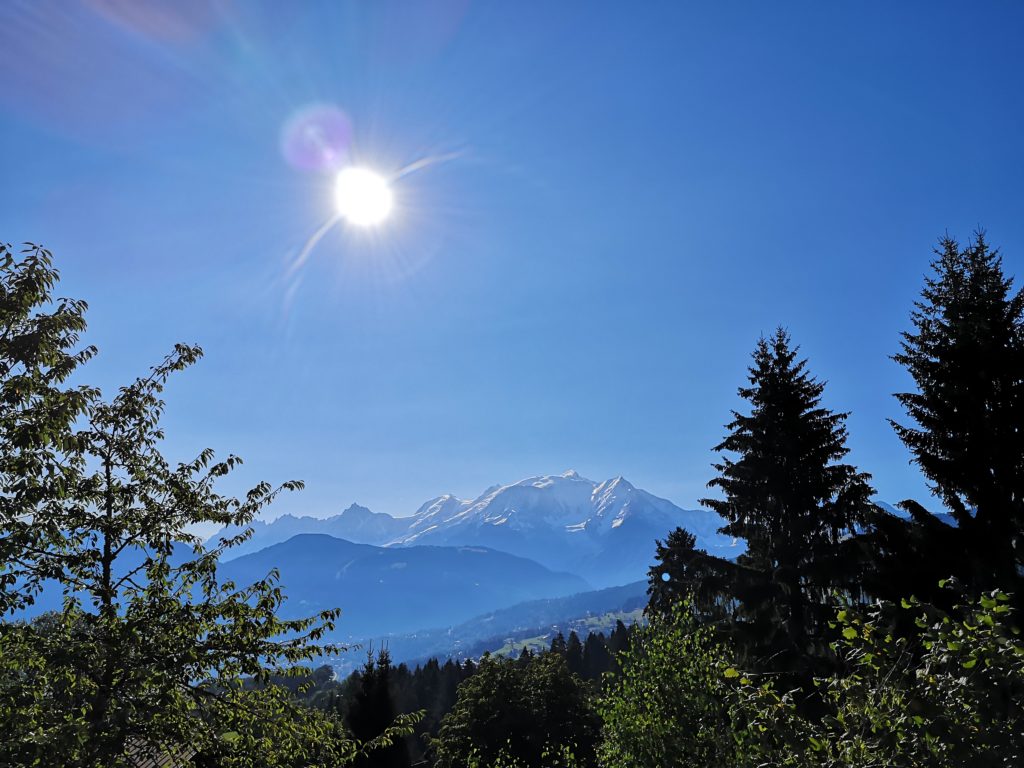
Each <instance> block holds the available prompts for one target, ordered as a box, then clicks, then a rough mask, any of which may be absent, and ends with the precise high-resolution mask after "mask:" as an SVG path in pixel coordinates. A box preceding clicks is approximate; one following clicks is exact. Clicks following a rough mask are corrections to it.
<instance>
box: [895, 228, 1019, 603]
mask: <svg viewBox="0 0 1024 768" xmlns="http://www.w3.org/2000/svg"><path fill="white" fill-rule="evenodd" d="M935 253H936V258H935V260H934V261H933V262H932V264H931V267H932V270H933V274H932V275H931V276H929V277H927V278H926V280H925V287H924V289H923V291H922V294H921V299H920V300H919V301H917V302H916V303H915V310H914V312H913V314H912V315H911V320H912V323H913V326H914V328H913V330H912V331H907V332H905V333H903V343H902V347H903V349H902V352H900V354H897V355H895V356H894V359H895V360H896V361H897V362H899V363H900V364H902V365H903V366H905V367H906V368H907V371H908V372H909V373H910V375H911V376H912V377H913V379H914V383H915V384H916V385H917V391H915V392H902V393H899V394H897V395H896V398H897V399H898V400H899V402H900V403H901V404H902V405H903V407H904V408H905V409H906V411H907V414H908V415H909V416H910V418H911V419H912V420H913V422H914V424H913V425H905V424H900V423H898V422H896V421H892V422H891V423H892V425H893V427H894V428H895V430H896V433H897V434H898V435H899V437H900V439H901V440H902V441H903V443H904V444H905V445H906V446H907V447H908V448H909V449H910V451H911V453H912V454H913V461H914V462H915V463H916V464H917V465H918V466H919V467H920V469H921V471H922V472H923V473H924V475H925V477H927V478H928V480H929V482H930V484H931V487H932V490H933V491H934V492H935V494H936V495H937V496H939V498H940V499H941V500H942V502H943V503H944V504H945V506H946V507H947V508H948V509H949V511H950V513H951V515H952V517H953V519H954V520H955V523H956V528H957V530H955V531H953V530H950V529H949V527H948V526H944V525H942V524H941V522H939V521H936V520H935V519H934V518H933V517H932V516H931V515H929V514H928V513H927V512H926V511H925V510H924V508H923V507H921V506H920V505H919V504H916V503H915V502H913V501H906V502H904V503H903V506H904V508H905V509H907V510H908V511H909V512H910V513H911V515H912V516H913V518H914V519H915V520H916V521H917V522H918V524H919V526H920V529H919V530H918V531H917V534H918V535H917V536H916V537H914V538H915V539H916V540H918V541H919V542H920V543H921V547H922V549H921V550H919V551H918V552H916V553H908V552H900V553H899V557H902V558H907V557H913V558H914V559H918V560H919V559H921V558H922V557H923V558H924V559H925V561H926V562H931V564H932V565H933V566H936V567H937V568H939V569H955V570H949V571H947V572H937V571H936V570H935V567H933V568H929V569H926V570H927V572H928V575H929V577H933V576H938V577H944V576H948V575H951V574H952V573H955V574H956V575H958V576H961V577H962V578H963V579H964V580H965V581H967V582H968V583H972V584H974V585H976V586H977V587H979V588H983V589H988V588H992V587H1001V588H1004V589H1007V590H1011V591H1017V592H1019V591H1020V589H1019V588H1020V585H1021V572H1022V571H1021V568H1022V566H1024V293H1022V292H1021V291H1019V290H1018V291H1017V292H1016V293H1015V292H1014V291H1013V280H1012V278H1010V277H1007V276H1006V275H1005V274H1004V272H1003V266H1002V258H1001V257H1000V255H999V253H998V251H996V250H993V249H991V248H990V247H989V245H988V243H987V242H986V241H985V238H984V235H983V234H981V233H978V234H977V235H976V236H975V238H974V240H973V241H972V242H970V243H969V244H967V245H966V246H965V247H961V246H960V245H959V243H957V241H956V240H953V239H952V238H949V237H946V238H943V239H942V240H941V241H940V243H939V247H938V248H937V249H936V251H935ZM930 580H934V579H932V578H930Z"/></svg>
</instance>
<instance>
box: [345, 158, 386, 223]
mask: <svg viewBox="0 0 1024 768" xmlns="http://www.w3.org/2000/svg"><path fill="white" fill-rule="evenodd" d="M393 202H394V198H393V196H392V194H391V188H390V187H389V186H388V182H387V179H385V178H384V177H383V176H381V175H380V174H379V173H375V172H373V171H371V170H370V169H369V168H358V167H356V166H350V167H348V168H343V169H342V170H341V171H340V172H339V173H338V177H337V179H336V180H335V182H334V204H335V206H336V207H337V209H338V215H339V216H341V217H342V218H343V219H345V220H346V221H347V222H349V223H350V224H354V225H355V226H357V227H372V226H374V225H376V224H380V223H381V222H383V221H384V219H386V218H387V217H388V215H389V214H390V213H391V206H392V204H393Z"/></svg>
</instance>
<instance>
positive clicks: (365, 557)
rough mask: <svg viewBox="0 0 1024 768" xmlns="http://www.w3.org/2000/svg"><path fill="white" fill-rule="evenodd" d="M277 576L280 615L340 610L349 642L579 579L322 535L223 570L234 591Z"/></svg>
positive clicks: (497, 561) (459, 554)
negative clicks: (282, 601)
mask: <svg viewBox="0 0 1024 768" xmlns="http://www.w3.org/2000/svg"><path fill="white" fill-rule="evenodd" d="M272 568H277V569H278V570H279V571H280V574H281V584H282V586H283V588H284V591H285V594H286V595H287V596H288V600H287V601H286V602H285V604H284V606H283V608H282V612H283V615H285V616H304V615H308V614H310V613H313V612H315V611H319V610H323V609H326V608H334V607H339V608H341V609H342V618H341V621H340V622H339V624H338V627H337V632H336V634H335V636H334V637H335V639H339V640H343V641H351V640H355V639H359V638H365V637H373V636H375V635H382V634H387V633H392V632H408V631H411V630H415V629H418V628H420V627H424V626H432V627H436V626H445V625H449V624H455V623H458V622H461V621H465V620H466V619H469V618H471V617H472V616H475V615H477V614H480V613H483V612H485V611H489V610H493V609H495V608H500V607H505V606H510V605H514V604H516V603H520V602H523V601H525V600H532V599H536V598H541V597H556V596H560V595H569V594H573V593H576V592H582V591H585V590H587V589H589V585H588V584H587V583H586V582H585V581H584V580H583V579H581V578H579V577H578V576H574V575H572V574H568V573H555V572H553V571H551V570H549V569H547V568H545V567H543V566H542V565H539V564H538V563H536V562H533V561H532V560H528V559H525V558H522V557H516V556H513V555H509V554H506V553H504V552H496V551H494V550H490V549H485V548H482V547H433V546H412V547H400V548H399V547H391V548H384V547H375V546H371V545H368V544H355V543H353V542H350V541H345V540H343V539H337V538H333V537H331V536H326V535H323V534H300V535H298V536H294V537H293V538H291V539H289V540H288V541H285V542H282V543H280V544H275V545H273V546H270V547H267V548H266V549H263V550H260V551H259V552H254V553H251V554H248V555H243V556H242V557H239V558H237V559H235V560H231V561H228V562H226V563H223V565H222V566H221V569H220V572H221V575H222V576H223V577H224V578H230V579H232V580H234V581H235V582H236V583H238V584H248V583H250V582H252V581H255V580H257V579H260V578H262V577H263V576H265V575H266V574H267V572H269V571H270V570H271V569H272Z"/></svg>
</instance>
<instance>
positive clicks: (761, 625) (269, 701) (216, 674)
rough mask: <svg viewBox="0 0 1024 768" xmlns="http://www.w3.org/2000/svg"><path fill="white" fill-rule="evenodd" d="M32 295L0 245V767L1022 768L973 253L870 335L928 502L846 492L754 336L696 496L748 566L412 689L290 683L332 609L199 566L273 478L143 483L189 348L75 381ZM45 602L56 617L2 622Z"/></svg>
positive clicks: (270, 580) (993, 281) (1000, 394)
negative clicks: (879, 335)
mask: <svg viewBox="0 0 1024 768" xmlns="http://www.w3.org/2000/svg"><path fill="white" fill-rule="evenodd" d="M58 281H59V273H58V271H57V269H56V268H55V267H54V265H53V259H52V256H51V255H50V253H49V252H48V251H46V250H45V249H43V248H40V247H37V246H26V247H25V248H24V249H23V250H21V251H19V252H15V251H14V250H13V249H11V248H10V247H9V246H0V484H2V489H0V566H2V567H0V612H2V616H3V618H4V621H3V622H2V623H0V723H2V724H3V727H2V728H0V765H11V766H50V765H53V766H58V765H59V766H83V767H88V768H94V767H98V766H132V765H139V764H141V760H142V759H144V758H145V759H158V758H166V759H168V760H170V761H171V762H170V764H177V765H195V766H248V765H260V766H296V767H298V766H324V768H327V767H328V766H343V765H356V766H366V767H369V766H382V767H383V766H401V767H403V768H404V767H406V766H413V765H422V766H428V765H433V766H438V767H439V768H455V767H456V766H458V767H460V768H461V767H462V766H467V767H468V766H476V767H477V768H512V767H513V766H523V767H527V766H529V767H533V766H537V767H538V768H539V767H541V766H544V767H547V766H565V767H566V768H568V767H569V766H595V767H596V766H601V767H602V768H627V767H630V766H636V767H640V766H643V767H647V766H650V767H652V768H653V767H655V766H657V767H663V766H741V767H744V766H745V767H749V768H753V767H754V766H767V765H784V766H820V765H824V766H851V767H852V766H864V767H865V768H866V767H867V766H908V767H909V766H968V765H970V766H1013V765H1022V764H1024V640H1022V638H1021V634H1020V619H1019V616H1020V608H1021V602H1022V600H1024V590H1022V589H1021V582H1022V580H1024V293H1022V292H1021V290H1019V289H1015V286H1014V284H1013V278H1012V276H1011V275H1008V274H1006V272H1005V271H1004V266H1003V261H1002V258H1001V256H1000V254H999V252H998V251H997V250H996V249H993V248H992V247H991V246H990V245H989V244H988V242H987V241H986V239H985V237H984V235H983V234H980V233H979V234H976V235H974V236H973V237H972V239H971V240H970V241H968V242H967V243H965V244H961V243H959V242H957V241H956V240H954V239H952V238H949V237H946V238H943V239H942V240H940V242H939V244H938V246H937V248H936V249H935V256H934V259H933V261H932V263H931V266H930V271H929V274H928V275H927V277H926V278H925V283H924V286H923V288H922V290H921V293H920V297H919V299H918V301H917V302H916V303H915V305H914V306H913V307H911V308H909V311H910V318H909V324H908V327H907V328H906V330H905V331H904V332H903V334H902V337H901V338H900V339H894V347H897V345H898V349H897V351H896V353H895V354H894V355H893V359H894V360H895V362H896V363H898V364H899V365H901V366H903V367H904V368H905V369H906V371H907V372H908V374H909V376H910V380H911V381H912V382H913V387H912V388H908V391H906V392H900V393H896V395H895V397H896V399H897V401H898V403H899V405H900V406H901V408H902V410H903V412H904V416H902V417H900V418H897V419H895V420H894V421H893V422H892V428H893V429H894V430H895V433H896V434H897V436H898V437H899V439H900V440H901V441H902V442H903V444H904V445H905V446H906V449H907V455H908V459H909V460H910V461H912V462H913V463H914V464H915V465H916V466H917V467H918V468H919V470H920V472H921V473H922V475H923V476H924V477H925V478H926V479H927V481H928V483H929V486H930V488H931V490H932V491H933V497H932V498H931V499H928V500H922V499H907V500H903V501H902V502H901V503H900V504H899V505H898V506H899V507H900V509H901V510H902V513H903V514H901V515H895V514H892V513H891V512H889V511H887V510H886V509H884V508H883V507H881V506H879V505H878V504H876V503H875V502H874V501H873V499H874V494H875V491H874V488H873V487H872V485H871V482H872V480H871V475H870V474H869V473H868V472H867V471H865V469H864V468H861V467H856V466H854V465H852V464H851V463H849V460H848V457H849V451H848V448H847V438H848V433H847V427H846V421H847V417H848V415H849V414H847V413H844V412H840V411H834V410H831V409H829V408H827V407H825V406H824V405H823V399H824V393H825V387H826V385H825V383H824V382H822V381H821V380H819V379H817V378H816V377H815V376H814V374H813V373H812V369H811V364H810V362H809V361H807V360H805V359H803V358H802V357H801V354H800V350H799V346H798V344H797V343H796V342H795V341H794V340H793V339H792V338H791V337H790V335H789V333H788V332H787V331H786V330H785V329H784V328H782V327H780V328H778V329H777V330H776V331H774V332H773V333H771V334H770V335H768V336H765V337H763V338H761V339H759V340H757V341H756V343H755V346H754V350H753V354H752V358H751V362H750V365H749V369H748V377H747V380H746V381H745V382H743V383H742V386H740V387H739V395H740V398H741V400H742V402H743V405H742V406H741V407H739V408H738V409H737V410H736V411H735V412H733V413H732V414H723V417H724V420H725V421H726V422H727V423H726V426H725V434H724V436H723V438H722V440H721V441H720V442H719V443H718V444H717V445H715V446H714V447H713V450H714V452H715V454H716V455H717V457H718V458H717V459H716V460H715V461H714V463H713V465H712V469H711V471H710V472H709V482H708V488H709V498H707V499H704V500H702V503H703V504H704V505H705V506H706V507H708V508H710V509H713V510H714V511H715V512H717V513H718V514H719V515H720V516H721V517H722V519H723V528H722V532H723V533H725V534H727V535H730V536H734V537H737V538H739V539H742V540H744V541H745V542H746V551H745V552H744V554H742V555H741V556H739V557H738V558H736V559H735V560H728V559H724V558H721V557H718V556H715V555H712V554H708V553H707V552H704V551H702V550H700V549H699V548H697V547H696V542H695V539H694V536H693V535H692V534H691V533H690V532H687V531H685V530H683V529H677V530H676V531H674V532H672V533H671V534H670V535H669V536H668V537H667V538H666V539H665V540H664V541H657V542H655V541H652V542H651V553H652V561H653V563H654V564H653V566H652V567H651V569H650V573H649V583H648V597H649V601H648V605H647V608H646V611H645V621H644V622H643V623H642V624H640V625H637V626H634V627H626V626H624V625H622V624H621V623H620V624H619V625H618V626H616V628H615V630H614V631H613V632H611V633H610V634H609V635H607V636H605V635H602V634H592V635H590V636H588V637H579V636H577V635H576V634H575V633H572V634H570V635H569V636H568V637H567V638H566V637H563V636H561V635H558V636H556V638H555V640H554V641H553V642H552V643H551V647H550V649H548V650H547V651H544V652H540V653H530V652H524V653H522V654H520V655H518V656H514V657H507V658H506V657H499V656H490V655H484V656H483V657H482V658H480V659H476V660H472V661H466V662H453V661H443V660H442V661H438V660H432V661H429V662H427V663H424V664H422V665H418V666H416V667H415V668H412V669H410V668H409V667H407V666H406V665H402V664H399V665H393V664H392V662H391V659H390V657H389V655H388V653H387V649H386V648H378V649H369V650H368V651H367V650H366V649H363V650H362V651H356V650H349V652H351V653H360V652H362V653H365V654H366V662H365V664H364V665H363V667H362V668H361V669H360V670H359V671H357V672H356V673H355V674H353V675H352V676H351V677H349V678H347V679H345V680H335V679H333V676H332V675H331V673H330V670H329V669H327V668H323V667H320V668H318V667H317V665H318V663H319V661H320V660H321V659H323V658H325V657H327V656H330V655H332V654H336V653H340V652H344V650H345V649H342V648H338V647H334V646H332V645H331V644H329V643H326V642H325V637H326V636H328V634H329V632H330V631H331V630H332V628H333V626H334V623H335V621H336V620H337V618H338V611H336V610H326V611H322V612H320V613H319V614H317V615H315V616H311V617H308V618H304V619H283V618H281V614H280V611H279V609H280V607H281V605H282V603H283V601H284V600H285V599H287V596H286V594H285V593H284V591H283V590H282V588H281V586H280V584H279V583H278V579H277V574H276V573H275V572H273V571H271V572H270V573H269V574H267V576H266V577H265V578H263V579H261V580H258V581H256V582H255V583H252V584H235V583H232V582H230V581H226V580H224V579H223V577H222V576H221V575H220V574H219V573H218V563H219V560H220V557H221V555H223V553H224V552H226V551H228V550H230V549H231V548H232V547H233V546H236V545H237V544H239V543H241V542H243V541H245V540H246V539H247V538H248V536H249V535H251V528H250V524H251V523H252V521H253V520H254V519H255V518H256V516H257V515H258V514H259V513H260V512H261V511H262V510H263V509H265V508H266V507H267V506H268V505H269V504H271V503H272V502H273V500H274V498H275V497H276V496H277V495H278V494H280V493H285V492H290V491H295V490H299V489H300V487H301V483H298V482H295V481H283V482H279V483H278V484H276V485H275V484H270V483H260V484H258V485H257V486H255V487H254V488H253V489H251V490H250V491H249V492H248V493H247V494H245V495H243V496H242V497H240V498H235V497H233V496H230V495H225V494H222V493H221V492H220V491H219V490H218V487H219V483H220V482H221V480H222V479H223V478H224V477H225V476H226V475H228V474H229V473H230V472H231V471H232V470H233V469H235V468H236V467H237V466H238V464H239V463H240V459H239V458H237V457H235V456H232V455H227V456H223V457H220V456H218V455H217V454H215V453H214V452H213V451H212V450H205V451H203V452H201V453H200V454H199V455H198V456H197V457H195V458H194V460H192V461H189V462H186V463H181V464H175V463H172V462H170V461H168V460H167V459H166V458H165V457H164V456H163V454H162V453H161V444H162V440H163V437H164V434H163V430H162V427H161V417H162V414H163V402H162V400H161V393H162V392H163V390H164V387H165V386H166V385H167V384H168V382H169V381H170V379H171V378H173V376H175V375H177V374H178V373H179V372H181V371H183V370H184V369H186V368H188V367H189V366H190V365H192V364H193V363H195V362H196V361H197V360H198V359H199V358H200V357H201V355H202V351H201V349H199V348H198V347H196V346H193V345H178V346H176V347H175V348H174V349H173V350H171V352H170V354H169V355H168V356H167V357H166V359H164V360H163V361H160V362H158V364H157V365H155V366H154V368H153V369H152V370H151V371H150V372H149V373H148V374H146V375H144V376H142V377H140V378H139V379H137V380H136V381H134V382H131V383H129V384H128V385H126V386H124V387H122V388H121V389H119V390H118V391H117V392H116V393H114V394H113V395H110V394H108V393H104V392H101V391H100V390H98V389H97V388H95V387H91V386H88V385H86V384H82V383H80V382H83V381H87V380H88V363H89V360H90V359H91V358H92V357H93V356H94V355H95V353H96V350H95V349H94V348H92V347H90V346H87V345H84V344H83V343H82V341H81V336H82V334H84V332H85V330H86V321H85V315H86V311H87V306H86V304H85V302H83V301H81V300H76V299H63V298H59V292H58V288H59V282H58ZM887 351H888V352H891V351H892V350H879V354H880V355H884V354H886V352H887ZM200 524H215V525H216V526H218V527H219V528H221V529H224V528H230V529H231V530H238V531H240V533H239V534H238V535H237V536H235V537H234V538H228V539H224V540H218V541H216V542H215V543H209V542H204V541H203V539H202V538H200V537H199V536H197V535H196V534H195V533H194V531H195V530H196V526H197V525H200ZM183 551H184V552H186V553H189V554H188V555H187V556H185V557H182V556H181V553H182V552H183ZM172 555H173V556H172ZM54 583H57V584H59V585H60V587H61V588H62V590H63V595H64V600H63V606H62V609H61V610H60V611H56V612H50V613H46V614H44V615H43V616H41V617H39V618H37V619H34V620H32V621H24V620H20V619H18V618H17V617H18V616H19V615H20V614H21V612H22V611H23V610H24V609H25V608H26V607H28V606H31V604H32V603H33V600H34V599H35V597H36V596H38V595H39V594H40V592H41V590H42V589H43V588H44V586H46V585H48V584H49V585H52V584H54ZM344 602H345V595H344V594H339V595H338V603H339V608H344Z"/></svg>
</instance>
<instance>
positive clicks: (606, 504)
mask: <svg viewBox="0 0 1024 768" xmlns="http://www.w3.org/2000/svg"><path fill="white" fill-rule="evenodd" d="M721 525H722V520H721V518H720V517H719V516H718V515H716V514H715V513H713V512H709V511H707V510H684V509H680V508H679V507H677V506H676V505H675V504H673V503H672V502H670V501H668V500H666V499H662V498H659V497H657V496H654V495H653V494H650V493H648V492H647V491H644V490H641V489H639V488H636V487H635V486H633V485H632V484H631V483H629V482H628V481H627V480H626V479H624V478H622V477H616V478H613V479H611V480H606V481H604V482H602V483H597V482H594V481H593V480H587V479H586V478H584V477H581V476H580V475H579V474H578V473H576V472H573V471H569V472H566V473H564V474H561V475H542V476H539V477H529V478H526V479H525V480H520V481H519V482H518V483H513V484H512V485H502V486H494V487H491V488H488V489H487V490H486V491H485V492H484V493H482V494H481V495H480V496H478V497H477V498H475V499H458V498H456V497H454V496H450V495H449V496H441V497H438V498H436V499H433V500H431V501H429V502H427V503H426V504H424V505H423V506H422V507H420V509H419V510H418V511H417V512H416V514H415V515H413V517H412V519H411V521H410V525H409V527H408V529H407V531H406V532H405V533H404V534H403V535H401V536H398V537H396V538H395V539H394V540H392V541H391V542H389V544H391V545H400V546H408V545H413V544H440V545H456V544H458V545H472V544H476V545H481V546H487V547H492V548H494V549H499V550H502V551H505V552H509V553H511V554H515V555H520V556H523V557H529V558H532V559H534V560H536V561H537V562H539V563H541V564H543V565H546V566H547V567H549V568H559V569H561V570H568V571H571V572H573V573H578V574H579V575H581V576H583V577H584V578H585V579H587V580H588V581H590V582H591V583H592V584H594V585H595V586H609V585H614V584H622V583H627V582H628V581H635V580H637V579H642V578H645V577H646V575H647V568H648V566H650V565H651V563H652V562H653V559H654V551H655V543H654V542H655V540H656V539H664V538H665V537H666V536H667V535H668V533H669V531H672V530H674V529H675V528H676V527H678V526H682V527H683V528H686V529H687V530H689V531H690V532H692V533H693V534H694V535H696V537H697V544H698V546H700V547H703V548H706V549H708V550H709V551H712V552H715V553H716V554H722V555H725V556H727V557H732V556H735V555H736V554H738V553H739V552H740V551H741V549H742V548H741V547H740V546H739V545H736V544H735V543H734V542H733V541H732V539H730V538H728V537H725V536H722V535H720V534H719V533H718V532H717V531H718V528H719V527H721Z"/></svg>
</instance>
